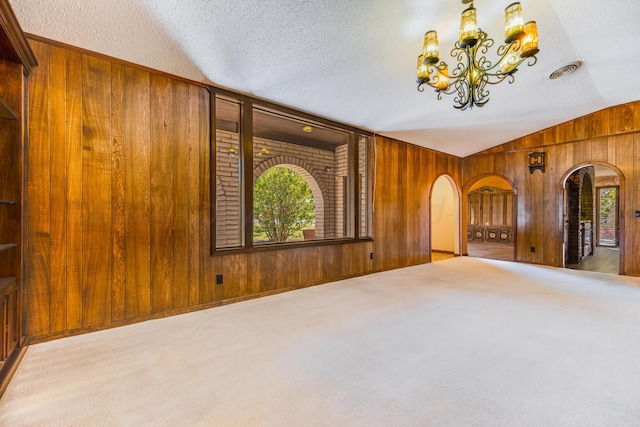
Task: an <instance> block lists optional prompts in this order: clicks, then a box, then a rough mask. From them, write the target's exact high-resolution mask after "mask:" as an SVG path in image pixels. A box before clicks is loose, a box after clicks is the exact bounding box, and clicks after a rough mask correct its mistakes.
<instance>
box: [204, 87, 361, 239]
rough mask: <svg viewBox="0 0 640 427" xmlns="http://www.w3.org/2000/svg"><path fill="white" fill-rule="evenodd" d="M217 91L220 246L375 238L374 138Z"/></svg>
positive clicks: (350, 129) (217, 182)
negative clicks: (372, 161)
mask: <svg viewBox="0 0 640 427" xmlns="http://www.w3.org/2000/svg"><path fill="white" fill-rule="evenodd" d="M283 110H284V109H280V108H278V107H273V106H271V105H264V104H263V103H254V102H253V100H251V99H244V98H242V97H238V98H237V99H236V98H234V97H233V96H229V95H226V94H225V95H216V99H215V113H214V114H215V123H216V138H215V143H216V147H215V163H216V165H215V166H216V167H215V172H216V176H215V183H216V190H215V213H214V214H215V233H216V235H215V236H214V237H215V242H216V249H218V250H225V249H251V248H253V247H262V246H268V245H281V244H287V243H298V242H305V241H309V242H313V241H325V240H337V239H347V240H353V239H361V238H370V237H371V213H370V211H371V208H372V206H371V191H370V188H369V187H370V183H371V179H370V176H369V175H370V173H371V172H370V170H371V160H370V155H371V148H370V146H371V137H370V136H369V135H367V134H366V133H364V132H360V131H358V130H356V129H352V128H347V127H344V128H343V127H341V126H339V125H335V124H334V123H327V122H324V121H323V120H321V119H313V118H309V117H308V116H307V115H298V114H296V113H295V112H291V110H288V109H287V110H286V111H283Z"/></svg>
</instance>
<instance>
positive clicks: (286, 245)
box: [212, 237, 373, 257]
mask: <svg viewBox="0 0 640 427" xmlns="http://www.w3.org/2000/svg"><path fill="white" fill-rule="evenodd" d="M365 242H373V237H362V238H359V239H351V238H347V239H331V240H313V241H308V240H307V241H301V242H283V243H268V244H262V245H257V246H254V247H252V248H228V249H226V248H221V249H216V250H215V251H214V252H213V254H212V256H214V257H215V256H224V255H235V254H241V253H254V252H267V251H278V250H288V249H300V248H309V247H317V246H330V245H344V244H353V243H365Z"/></svg>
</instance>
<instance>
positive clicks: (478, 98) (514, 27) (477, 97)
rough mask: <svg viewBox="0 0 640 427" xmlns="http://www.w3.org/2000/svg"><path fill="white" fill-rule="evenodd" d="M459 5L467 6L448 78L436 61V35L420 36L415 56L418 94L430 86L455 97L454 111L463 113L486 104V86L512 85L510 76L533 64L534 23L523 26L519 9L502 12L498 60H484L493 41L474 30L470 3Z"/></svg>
mask: <svg viewBox="0 0 640 427" xmlns="http://www.w3.org/2000/svg"><path fill="white" fill-rule="evenodd" d="M462 3H463V4H469V3H470V4H471V5H470V6H469V7H468V8H467V9H466V10H464V11H463V12H462V18H461V22H460V39H459V40H458V41H457V42H456V43H455V47H454V48H453V49H452V50H451V56H452V57H453V58H454V59H456V60H457V61H458V65H457V66H456V67H455V68H454V69H453V71H452V72H451V74H449V66H448V65H447V63H446V62H444V61H441V62H440V63H439V64H438V61H439V60H440V58H439V55H440V49H439V46H438V35H437V33H436V32H435V31H433V30H431V31H428V32H427V33H426V34H425V35H424V48H423V52H422V54H421V55H420V56H418V71H417V72H418V80H417V83H418V91H420V92H422V91H424V85H427V86H431V87H432V88H434V89H435V90H436V92H437V93H438V99H439V100H440V99H442V94H443V93H444V94H446V95H452V94H455V98H454V103H455V104H454V107H455V108H457V109H459V110H466V109H467V108H469V107H471V108H473V106H474V105H475V106H477V107H483V106H484V105H485V104H486V103H487V102H489V91H488V90H487V88H486V86H487V84H491V85H495V84H498V83H500V82H502V81H504V80H505V79H508V81H509V83H513V82H514V81H515V78H514V76H513V75H514V73H515V72H516V71H518V66H520V64H522V63H523V62H524V61H525V60H527V59H528V60H529V62H528V64H527V65H529V66H532V65H534V64H535V63H536V62H537V58H536V54H537V53H538V29H537V26H536V22H535V21H529V22H527V23H524V20H523V19H522V6H521V5H520V3H513V4H511V5H509V6H507V8H506V9H505V41H504V44H502V45H500V46H499V47H498V50H497V55H498V60H497V61H495V62H492V61H490V60H489V59H487V56H486V55H487V53H488V52H489V49H490V48H491V47H493V44H494V41H493V39H490V38H489V37H488V36H487V33H485V32H484V31H482V29H480V28H478V22H477V20H476V9H475V8H474V7H473V0H462Z"/></svg>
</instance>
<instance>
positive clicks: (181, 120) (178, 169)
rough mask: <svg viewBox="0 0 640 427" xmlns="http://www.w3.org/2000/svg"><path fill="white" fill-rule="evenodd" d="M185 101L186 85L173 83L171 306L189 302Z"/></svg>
mask: <svg viewBox="0 0 640 427" xmlns="http://www.w3.org/2000/svg"><path fill="white" fill-rule="evenodd" d="M188 102H189V86H188V85H187V84H186V83H181V82H174V84H173V111H174V126H173V132H174V146H173V188H174V191H173V198H174V202H173V206H174V214H173V244H174V250H173V306H174V307H175V308H184V307H188V306H189V265H190V263H189V255H190V254H191V250H190V245H189V213H190V209H189V136H188V132H189V121H188V116H187V115H186V114H184V113H183V112H184V111H185V108H184V106H185V105H188Z"/></svg>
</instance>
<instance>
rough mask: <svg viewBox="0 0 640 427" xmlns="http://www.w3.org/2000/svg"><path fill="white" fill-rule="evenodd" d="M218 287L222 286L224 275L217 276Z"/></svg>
mask: <svg viewBox="0 0 640 427" xmlns="http://www.w3.org/2000/svg"><path fill="white" fill-rule="evenodd" d="M216 285H222V274H216Z"/></svg>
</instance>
